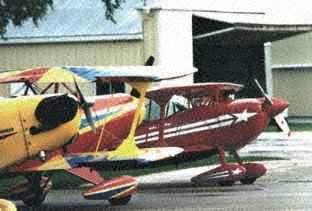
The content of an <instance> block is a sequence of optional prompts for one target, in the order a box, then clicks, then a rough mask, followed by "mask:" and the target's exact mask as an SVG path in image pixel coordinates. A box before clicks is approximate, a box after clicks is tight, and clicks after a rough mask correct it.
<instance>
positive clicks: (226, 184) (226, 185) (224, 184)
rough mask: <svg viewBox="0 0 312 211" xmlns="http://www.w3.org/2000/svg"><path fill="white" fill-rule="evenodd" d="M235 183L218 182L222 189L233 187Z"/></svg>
mask: <svg viewBox="0 0 312 211" xmlns="http://www.w3.org/2000/svg"><path fill="white" fill-rule="evenodd" d="M234 183H235V181H231V180H230V181H223V182H218V184H219V185H220V186H223V187H228V186H233V185H234Z"/></svg>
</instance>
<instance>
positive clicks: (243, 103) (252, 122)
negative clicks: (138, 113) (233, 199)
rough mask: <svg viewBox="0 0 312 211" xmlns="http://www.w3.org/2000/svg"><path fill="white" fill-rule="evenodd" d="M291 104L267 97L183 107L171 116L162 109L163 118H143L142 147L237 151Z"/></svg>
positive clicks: (138, 132) (139, 129)
mask: <svg viewBox="0 0 312 211" xmlns="http://www.w3.org/2000/svg"><path fill="white" fill-rule="evenodd" d="M163 106H165V104H163ZM287 106H288V104H287V102H285V101H284V100H281V99H273V105H268V104H267V103H265V102H264V99H263V98H254V99H241V100H226V101H221V102H219V103H211V104H208V105H201V106H193V107H192V108H188V109H182V111H178V112H176V113H174V114H173V115H171V116H168V115H167V116H166V114H165V113H166V112H165V110H168V108H167V107H166V109H164V108H163V109H160V110H162V111H163V112H161V114H160V119H157V120H150V121H143V123H142V124H141V125H140V127H139V128H138V130H137V133H136V142H137V143H138V144H139V146H140V147H158V146H176V147H181V148H183V149H184V150H185V152H186V153H194V152H204V151H209V150H212V149H218V148H222V149H225V150H237V149H240V148H242V147H244V146H245V145H247V144H248V143H250V142H251V141H252V140H254V139H255V138H256V137H257V136H258V135H259V134H260V133H261V132H263V131H264V129H265V128H266V126H267V125H268V123H269V121H270V119H271V118H272V117H274V116H275V115H276V114H278V113H280V112H282V111H283V110H284V109H285V108H286V107H287Z"/></svg>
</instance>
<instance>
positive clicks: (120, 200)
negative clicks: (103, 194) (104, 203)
mask: <svg viewBox="0 0 312 211" xmlns="http://www.w3.org/2000/svg"><path fill="white" fill-rule="evenodd" d="M130 200H131V195H129V196H126V197H123V198H112V199H110V200H108V201H109V203H110V204H111V205H114V206H117V205H126V204H128V203H129V201H130Z"/></svg>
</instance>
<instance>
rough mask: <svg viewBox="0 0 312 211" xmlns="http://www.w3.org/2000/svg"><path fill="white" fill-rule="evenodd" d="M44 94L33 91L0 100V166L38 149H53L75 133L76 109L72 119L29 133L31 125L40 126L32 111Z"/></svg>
mask: <svg viewBox="0 0 312 211" xmlns="http://www.w3.org/2000/svg"><path fill="white" fill-rule="evenodd" d="M46 97H47V96H44V95H37V96H27V97H19V98H10V99H1V100H0V170H3V169H4V168H7V167H9V166H11V165H13V164H16V163H18V162H21V161H23V160H25V159H28V158H31V157H34V156H36V155H38V154H39V152H40V151H51V150H54V149H57V148H59V147H61V146H63V145H65V144H66V143H68V142H69V141H70V140H71V138H72V137H73V136H74V135H75V134H77V132H78V130H79V124H80V112H79V111H78V112H77V113H76V114H75V116H74V118H73V119H72V120H70V121H68V122H66V123H64V124H61V125H59V126H57V127H56V128H53V129H50V130H47V131H42V132H39V133H36V134H31V132H30V128H31V127H37V126H40V122H39V121H38V120H37V119H36V117H35V115H34V113H35V110H36V108H37V106H38V104H39V103H40V102H41V101H42V100H43V99H44V98H46ZM52 115H53V114H52Z"/></svg>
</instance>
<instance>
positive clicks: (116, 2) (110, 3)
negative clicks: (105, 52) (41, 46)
mask: <svg viewBox="0 0 312 211" xmlns="http://www.w3.org/2000/svg"><path fill="white" fill-rule="evenodd" d="M101 1H102V2H103V3H104V7H105V16H106V18H107V19H109V20H111V21H113V22H115V20H114V16H113V15H114V12H115V10H116V9H118V8H120V5H121V3H122V2H124V0H101ZM49 10H53V0H0V35H1V37H2V38H3V36H4V34H5V32H6V28H7V26H8V24H9V23H10V22H12V24H13V25H15V26H21V25H22V24H23V23H24V22H25V21H27V20H29V19H31V20H32V21H33V23H34V24H35V25H36V26H37V25H38V23H39V21H40V20H42V19H43V17H44V16H45V15H46V14H47V12H48V11H49ZM103 12H104V11H103Z"/></svg>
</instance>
